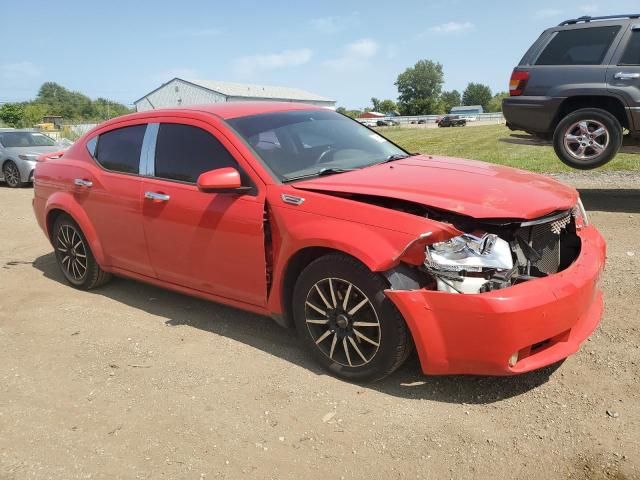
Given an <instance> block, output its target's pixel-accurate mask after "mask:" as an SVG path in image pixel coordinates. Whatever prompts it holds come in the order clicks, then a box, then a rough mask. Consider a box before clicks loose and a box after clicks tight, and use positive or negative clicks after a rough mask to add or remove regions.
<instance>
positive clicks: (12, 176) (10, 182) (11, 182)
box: [2, 160, 26, 188]
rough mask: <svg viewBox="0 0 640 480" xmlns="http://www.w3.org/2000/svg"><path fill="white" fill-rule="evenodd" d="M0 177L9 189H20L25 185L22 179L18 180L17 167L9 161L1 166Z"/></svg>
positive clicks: (18, 171) (18, 172)
mask: <svg viewBox="0 0 640 480" xmlns="http://www.w3.org/2000/svg"><path fill="white" fill-rule="evenodd" d="M2 175H3V176H4V181H5V183H6V184H7V186H8V187H9V188H20V187H24V186H25V185H26V182H23V181H22V178H20V170H19V169H18V166H17V165H16V164H15V163H14V162H12V161H11V160H7V161H6V162H5V163H4V165H3V166H2Z"/></svg>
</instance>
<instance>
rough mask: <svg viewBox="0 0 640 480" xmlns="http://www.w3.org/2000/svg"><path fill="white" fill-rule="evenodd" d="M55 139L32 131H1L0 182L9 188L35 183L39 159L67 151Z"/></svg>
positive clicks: (65, 147) (65, 146) (66, 146)
mask: <svg viewBox="0 0 640 480" xmlns="http://www.w3.org/2000/svg"><path fill="white" fill-rule="evenodd" d="M67 148H69V146H68V145H62V144H60V143H58V142H56V141H55V140H54V139H53V138H51V137H49V136H47V135H45V134H44V133H40V132H33V131H30V130H5V129H2V130H0V180H4V182H5V183H6V184H7V186H8V187H11V188H18V187H23V186H25V185H27V184H29V183H32V182H33V172H34V170H35V168H36V161H37V158H38V157H39V156H40V155H42V154H43V153H52V152H57V151H60V150H66V149H67Z"/></svg>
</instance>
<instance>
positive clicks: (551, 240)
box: [516, 215, 571, 274]
mask: <svg viewBox="0 0 640 480" xmlns="http://www.w3.org/2000/svg"><path fill="white" fill-rule="evenodd" d="M570 222H571V216H570V215H567V216H566V217H562V218H559V219H555V220H553V221H550V222H547V223H538V224H535V225H531V226H527V227H522V228H520V229H519V230H518V231H517V232H516V237H518V238H519V240H520V243H526V244H527V245H528V246H529V247H530V249H526V250H525V251H524V254H525V257H526V258H527V260H528V264H529V265H530V266H531V267H534V268H536V269H538V270H539V271H540V272H543V273H547V274H549V273H556V272H557V271H558V270H559V268H560V234H561V233H562V231H563V230H564V229H565V228H566V226H567V225H568V224H569V223H570Z"/></svg>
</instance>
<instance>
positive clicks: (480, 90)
mask: <svg viewBox="0 0 640 480" xmlns="http://www.w3.org/2000/svg"><path fill="white" fill-rule="evenodd" d="M492 97H493V94H492V93H491V89H490V88H489V87H488V86H486V85H483V84H481V83H473V82H471V83H470V84H469V85H467V88H466V89H465V91H464V93H463V94H462V103H463V104H464V105H482V108H483V109H484V110H487V108H488V106H489V102H490V101H491V98H492Z"/></svg>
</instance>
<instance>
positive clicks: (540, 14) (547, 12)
mask: <svg viewBox="0 0 640 480" xmlns="http://www.w3.org/2000/svg"><path fill="white" fill-rule="evenodd" d="M560 14H562V10H558V9H557V8H542V9H540V10H538V11H537V12H536V13H535V16H536V18H550V17H557V16H558V15H560Z"/></svg>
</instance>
